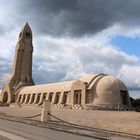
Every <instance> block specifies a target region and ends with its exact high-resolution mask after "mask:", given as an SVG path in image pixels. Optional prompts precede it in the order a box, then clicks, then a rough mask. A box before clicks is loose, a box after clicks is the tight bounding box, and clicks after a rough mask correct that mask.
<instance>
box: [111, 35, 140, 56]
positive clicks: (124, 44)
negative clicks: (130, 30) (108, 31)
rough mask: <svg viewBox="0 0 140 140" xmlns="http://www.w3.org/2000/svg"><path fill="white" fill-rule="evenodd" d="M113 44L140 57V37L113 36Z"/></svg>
mask: <svg viewBox="0 0 140 140" xmlns="http://www.w3.org/2000/svg"><path fill="white" fill-rule="evenodd" d="M111 44H112V45H114V46H117V47H118V48H120V49H121V50H122V51H124V52H126V53H128V54H130V55H136V56H138V57H140V37H133V38H132V37H125V36H115V37H113V38H112V40H111Z"/></svg>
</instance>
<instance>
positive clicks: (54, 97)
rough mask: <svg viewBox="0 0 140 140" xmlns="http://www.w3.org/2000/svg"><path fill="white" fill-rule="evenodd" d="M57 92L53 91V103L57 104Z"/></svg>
mask: <svg viewBox="0 0 140 140" xmlns="http://www.w3.org/2000/svg"><path fill="white" fill-rule="evenodd" d="M56 94H57V93H56V92H55V93H53V98H52V104H55V100H56Z"/></svg>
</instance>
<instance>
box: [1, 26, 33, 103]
mask: <svg viewBox="0 0 140 140" xmlns="http://www.w3.org/2000/svg"><path fill="white" fill-rule="evenodd" d="M32 53H33V45H32V31H31V28H30V26H29V25H28V23H26V24H25V26H24V27H23V29H22V30H21V32H20V34H19V38H18V42H17V45H16V50H15V58H14V65H13V70H12V74H11V77H10V78H9V80H8V81H7V83H6V84H5V85H4V87H3V90H2V100H3V102H5V103H11V102H14V100H15V98H16V93H17V91H18V90H19V89H21V88H22V87H23V86H31V85H34V81H33V79H32Z"/></svg>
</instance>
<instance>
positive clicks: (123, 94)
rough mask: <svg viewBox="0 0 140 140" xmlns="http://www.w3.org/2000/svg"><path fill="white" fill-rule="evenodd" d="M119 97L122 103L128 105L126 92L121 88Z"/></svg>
mask: <svg viewBox="0 0 140 140" xmlns="http://www.w3.org/2000/svg"><path fill="white" fill-rule="evenodd" d="M121 99H122V104H123V105H128V93H127V91H125V90H121Z"/></svg>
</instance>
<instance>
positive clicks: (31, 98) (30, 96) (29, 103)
mask: <svg viewBox="0 0 140 140" xmlns="http://www.w3.org/2000/svg"><path fill="white" fill-rule="evenodd" d="M32 98H33V94H31V96H30V100H29V103H28V104H31V101H32Z"/></svg>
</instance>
